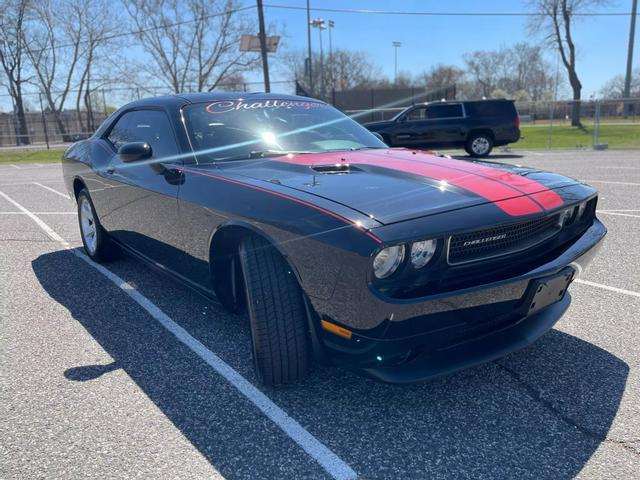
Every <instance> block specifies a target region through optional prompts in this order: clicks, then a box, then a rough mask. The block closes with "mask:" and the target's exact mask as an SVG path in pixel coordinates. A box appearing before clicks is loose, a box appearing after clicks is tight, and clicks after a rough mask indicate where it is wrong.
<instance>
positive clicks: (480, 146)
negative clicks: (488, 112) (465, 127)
mask: <svg viewBox="0 0 640 480" xmlns="http://www.w3.org/2000/svg"><path fill="white" fill-rule="evenodd" d="M492 149H493V138H491V135H489V134H488V133H474V134H472V135H471V136H470V137H469V139H468V140H467V144H466V145H465V150H466V151H467V153H468V154H469V155H471V156H472V157H486V156H487V155H489V154H490V153H491V150H492Z"/></svg>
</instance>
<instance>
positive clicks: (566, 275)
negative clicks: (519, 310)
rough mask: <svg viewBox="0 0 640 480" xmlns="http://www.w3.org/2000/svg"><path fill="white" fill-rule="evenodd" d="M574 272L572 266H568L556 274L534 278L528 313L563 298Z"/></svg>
mask: <svg viewBox="0 0 640 480" xmlns="http://www.w3.org/2000/svg"><path fill="white" fill-rule="evenodd" d="M574 274H575V271H574V270H573V269H572V268H566V269H564V270H562V271H561V272H559V273H557V274H555V275H551V276H549V277H543V278H538V279H536V280H533V281H532V282H531V291H532V294H531V296H530V300H529V302H528V304H527V305H528V309H527V314H528V315H531V314H533V313H536V312H538V311H539V310H542V309H543V308H545V307H548V306H549V305H552V304H554V303H556V302H559V301H560V300H562V297H564V294H565V292H566V291H567V288H568V287H569V284H570V283H571V281H572V280H573V276H574Z"/></svg>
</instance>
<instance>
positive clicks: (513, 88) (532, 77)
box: [459, 42, 554, 100]
mask: <svg viewBox="0 0 640 480" xmlns="http://www.w3.org/2000/svg"><path fill="white" fill-rule="evenodd" d="M464 60H465V64H466V72H465V73H466V76H467V77H468V80H469V81H467V82H464V81H463V80H462V79H459V82H460V83H461V84H463V88H462V90H463V91H464V92H465V93H466V94H467V95H468V96H469V97H480V96H484V97H495V96H496V95H498V94H499V95H500V96H510V97H516V96H517V97H518V98H530V99H532V100H539V99H541V98H542V97H543V96H544V94H545V92H548V91H550V90H553V83H554V79H553V77H552V76H551V75H550V74H549V73H547V72H549V71H550V70H551V67H550V66H549V64H548V63H547V62H546V61H545V59H544V58H543V55H542V49H541V47H539V46H534V45H530V44H528V43H525V42H521V43H517V44H515V45H513V46H512V47H509V48H500V49H498V50H491V51H485V50H478V51H475V52H472V53H469V54H466V55H465V56H464ZM525 92H526V94H525ZM516 93H517V95H516Z"/></svg>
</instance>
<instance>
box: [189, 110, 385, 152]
mask: <svg viewBox="0 0 640 480" xmlns="http://www.w3.org/2000/svg"><path fill="white" fill-rule="evenodd" d="M183 111H184V117H185V123H186V126H187V132H188V134H189V137H190V139H191V143H192V145H193V148H194V150H195V151H196V154H197V155H198V160H199V161H223V160H236V159H243V158H256V157H262V156H277V155H278V154H286V153H319V152H331V151H340V150H359V149H363V148H385V147H386V146H385V144H384V143H383V142H381V141H380V140H378V138H376V137H375V136H374V135H373V134H372V133H370V132H369V131H368V130H367V129H365V128H364V127H362V126H361V125H360V124H358V123H356V122H355V121H353V120H352V119H350V118H349V117H347V116H345V115H344V114H342V113H340V112H339V111H338V110H336V109H335V108H333V107H331V106H329V105H327V104H325V103H322V102H316V101H311V100H308V101H307V100H278V99H268V100H265V99H262V100H254V101H251V100H244V99H237V100H221V101H216V102H211V103H201V104H195V105H188V106H186V107H185V108H184V109H183Z"/></svg>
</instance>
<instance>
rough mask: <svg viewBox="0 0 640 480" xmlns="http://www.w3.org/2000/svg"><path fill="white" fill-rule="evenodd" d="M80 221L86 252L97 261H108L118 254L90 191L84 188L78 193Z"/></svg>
mask: <svg viewBox="0 0 640 480" xmlns="http://www.w3.org/2000/svg"><path fill="white" fill-rule="evenodd" d="M78 223H79V224H80V236H81V237H82V244H83V245H84V251H85V252H86V254H87V255H88V256H89V257H90V258H91V259H92V260H94V261H96V262H106V261H109V260H113V259H115V258H116V257H117V256H118V253H119V252H118V249H117V247H116V246H115V245H114V244H113V243H112V242H111V240H110V239H109V238H108V237H107V234H106V233H105V231H104V229H103V228H102V225H100V221H99V220H98V215H97V214H96V210H95V208H94V207H93V202H92V201H91V197H90V196H89V192H88V191H87V190H86V189H83V190H81V191H80V193H79V194H78Z"/></svg>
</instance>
